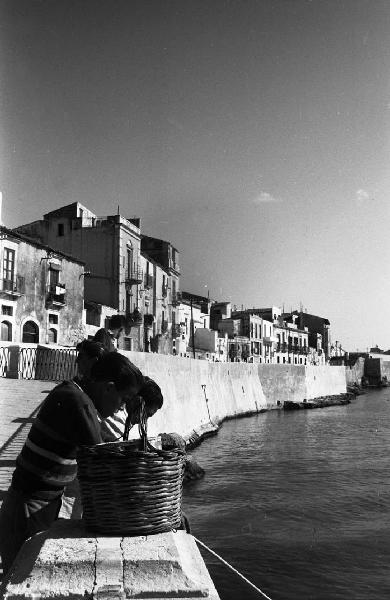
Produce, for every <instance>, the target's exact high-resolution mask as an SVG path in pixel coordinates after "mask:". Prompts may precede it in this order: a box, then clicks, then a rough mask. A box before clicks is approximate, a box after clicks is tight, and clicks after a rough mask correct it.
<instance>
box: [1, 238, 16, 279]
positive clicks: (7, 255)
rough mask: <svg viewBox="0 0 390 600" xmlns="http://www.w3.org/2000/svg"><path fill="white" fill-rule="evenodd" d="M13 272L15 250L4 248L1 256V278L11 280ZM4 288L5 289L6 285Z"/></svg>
mask: <svg viewBox="0 0 390 600" xmlns="http://www.w3.org/2000/svg"><path fill="white" fill-rule="evenodd" d="M14 274H15V250H11V248H4V256H3V279H4V281H7V282H13V280H14ZM4 289H7V288H6V287H5V288H4Z"/></svg>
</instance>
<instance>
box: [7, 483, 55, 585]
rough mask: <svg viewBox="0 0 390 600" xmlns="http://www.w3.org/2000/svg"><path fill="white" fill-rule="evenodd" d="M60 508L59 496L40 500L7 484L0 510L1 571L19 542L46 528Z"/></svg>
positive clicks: (11, 560)
mask: <svg viewBox="0 0 390 600" xmlns="http://www.w3.org/2000/svg"><path fill="white" fill-rule="evenodd" d="M60 508H61V496H59V497H57V498H54V499H53V500H42V499H37V498H31V497H30V496H29V495H28V494H23V493H22V492H19V491H17V490H15V489H13V488H12V487H10V489H9V490H8V492H7V495H6V497H5V499H4V502H3V505H2V507H1V510H0V554H1V560H2V565H3V574H4V575H6V574H7V571H8V570H9V569H10V567H11V565H12V563H13V561H14V559H15V558H16V555H17V554H18V552H19V550H20V548H21V547H22V546H23V543H24V542H25V541H26V540H27V539H28V538H29V537H31V536H33V535H35V534H36V533H39V532H40V531H46V530H47V529H49V527H50V525H51V524H52V523H53V521H55V520H56V519H57V516H58V513H59V510H60Z"/></svg>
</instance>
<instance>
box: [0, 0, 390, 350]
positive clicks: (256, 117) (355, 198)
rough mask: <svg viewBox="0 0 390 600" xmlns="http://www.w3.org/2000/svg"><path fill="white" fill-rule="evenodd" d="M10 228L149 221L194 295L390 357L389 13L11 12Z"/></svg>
mask: <svg viewBox="0 0 390 600" xmlns="http://www.w3.org/2000/svg"><path fill="white" fill-rule="evenodd" d="M0 27H1V35H0V56H1V58H0V82H1V85H0V90H1V92H0V189H1V191H2V193H3V210H2V219H3V222H4V224H5V225H6V226H8V227H15V226H17V225H21V224H23V223H28V222H31V221H34V220H36V219H40V218H42V215H43V214H44V213H46V212H48V211H50V210H53V209H55V208H59V207H60V206H64V205H66V204H70V203H71V202H76V201H78V202H81V203H82V204H84V205H85V206H87V207H88V208H89V209H90V210H92V211H93V212H95V213H96V214H97V215H102V216H103V215H107V214H116V213H117V210H118V206H119V210H120V213H121V214H122V215H123V216H125V217H132V216H138V217H141V223H142V233H144V234H147V235H151V236H154V237H158V238H161V239H164V240H168V241H170V242H171V243H172V244H173V246H174V247H175V248H177V250H178V251H179V252H180V264H181V273H182V276H181V289H184V290H186V291H190V292H193V293H197V294H201V295H207V293H209V294H210V297H211V298H213V299H216V300H219V301H230V302H232V304H233V305H237V307H241V306H243V307H244V308H251V307H266V306H271V305H276V306H280V307H281V308H283V307H284V309H285V310H286V311H288V310H290V309H291V308H292V309H299V308H300V307H302V308H303V309H304V310H307V312H309V313H312V314H316V315H320V316H323V317H326V318H328V319H329V321H330V323H331V335H332V339H333V341H336V340H337V341H339V342H341V344H342V346H343V347H344V348H345V349H346V350H349V351H355V350H357V349H359V350H366V349H367V347H371V346H374V345H376V344H378V345H379V347H381V348H383V349H388V348H390V315H389V308H390V277H389V264H390V260H389V258H390V243H389V221H390V172H389V165H390V161H389V158H390V85H389V76H390V2H389V1H388V0H383V1H382V0H245V1H243V0H212V1H211V2H205V1H204V0H177V1H176V0H158V1H154V0H140V1H138V0H123V1H122V0H117V1H115V0H114V1H113V0H107V1H106V0H0Z"/></svg>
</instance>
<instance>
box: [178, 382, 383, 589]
mask: <svg viewBox="0 0 390 600" xmlns="http://www.w3.org/2000/svg"><path fill="white" fill-rule="evenodd" d="M192 454H193V456H194V458H196V460H197V461H198V462H199V464H201V465H202V466H203V467H204V468H205V469H206V477H205V478H204V479H203V480H200V481H197V482H193V483H192V484H191V485H190V486H189V487H186V489H185V492H184V508H185V511H186V512H187V514H188V516H189V519H190V522H191V527H192V533H193V534H194V535H195V536H196V537H198V538H199V539H200V540H202V541H203V542H205V543H206V544H207V545H209V546H210V547H211V548H213V549H214V550H215V551H216V552H217V553H218V554H220V555H221V556H222V557H223V558H225V560H227V561H228V562H230V563H231V564H232V565H233V566H234V567H235V568H236V569H238V570H239V571H240V572H242V573H243V574H244V575H245V576H246V577H247V578H248V579H250V580H251V581H252V582H253V583H254V584H255V585H257V586H258V587H259V588H260V589H262V590H263V591H264V592H265V593H266V594H267V595H269V596H270V597H271V598H272V599H273V600H298V599H299V600H308V599H315V600H347V599H356V600H360V599H361V600H363V599H364V600H388V599H389V598H390V468H389V467H390V456H389V454H390V388H386V389H383V390H379V391H373V392H369V393H367V394H365V395H364V396H360V397H358V398H356V399H355V400H353V401H352V403H351V404H350V405H348V406H342V407H329V408H324V409H315V410H305V411H303V410H302V411H292V412H284V411H271V412H267V413H262V414H260V415H256V416H253V417H247V418H243V419H236V420H234V421H228V422H225V423H224V424H223V426H222V428H221V430H220V431H219V433H218V435H217V436H216V437H214V438H209V439H207V440H205V441H204V442H203V443H202V445H201V446H199V447H198V448H196V449H195V450H194V451H193V452H192ZM202 554H203V556H204V559H205V561H206V564H207V566H208V568H209V571H210V573H211V576H212V578H213V580H214V583H215V585H216V588H217V590H218V592H219V594H220V596H221V598H222V600H239V599H241V598H242V599H245V600H252V599H254V598H260V596H259V594H258V593H257V592H255V591H254V590H252V589H251V588H250V587H249V586H248V585H247V584H246V583H245V582H243V581H241V580H240V579H239V578H238V577H237V576H236V575H235V574H233V573H231V572H229V571H228V570H227V568H226V567H225V566H223V565H221V564H220V563H219V562H218V561H217V559H215V558H213V557H211V556H210V555H209V554H208V553H206V552H204V551H202Z"/></svg>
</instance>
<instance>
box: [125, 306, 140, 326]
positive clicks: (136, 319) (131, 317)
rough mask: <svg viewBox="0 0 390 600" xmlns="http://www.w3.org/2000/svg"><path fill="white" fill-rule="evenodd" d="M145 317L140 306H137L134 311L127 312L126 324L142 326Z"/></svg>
mask: <svg viewBox="0 0 390 600" xmlns="http://www.w3.org/2000/svg"><path fill="white" fill-rule="evenodd" d="M143 321H144V318H143V316H142V314H141V312H140V311H139V310H138V308H135V309H134V310H133V312H128V313H126V326H127V327H130V328H131V327H141V325H142V323H143Z"/></svg>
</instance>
